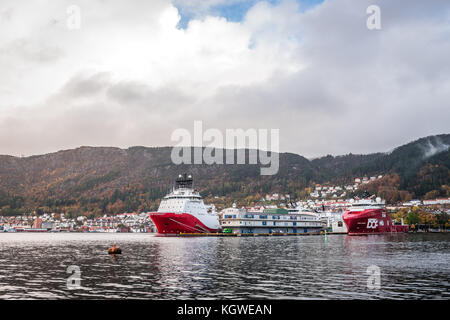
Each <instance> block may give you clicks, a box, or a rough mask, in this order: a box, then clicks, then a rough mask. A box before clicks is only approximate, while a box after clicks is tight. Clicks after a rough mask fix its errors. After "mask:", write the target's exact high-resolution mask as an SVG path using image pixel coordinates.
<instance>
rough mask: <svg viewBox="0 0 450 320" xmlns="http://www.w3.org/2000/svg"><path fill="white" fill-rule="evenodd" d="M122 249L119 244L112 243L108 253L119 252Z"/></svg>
mask: <svg viewBox="0 0 450 320" xmlns="http://www.w3.org/2000/svg"><path fill="white" fill-rule="evenodd" d="M121 253H122V249H120V247H119V246H117V245H113V246H112V247H111V248H109V249H108V254H121Z"/></svg>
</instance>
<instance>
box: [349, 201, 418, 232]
mask: <svg viewBox="0 0 450 320" xmlns="http://www.w3.org/2000/svg"><path fill="white" fill-rule="evenodd" d="M342 218H343V219H344V222H345V224H346V225H347V229H348V234H349V235H367V234H380V233H392V232H408V231H409V226H408V225H404V224H401V225H394V224H393V223H392V220H391V218H390V217H389V214H388V213H387V211H386V207H385V206H384V202H382V201H381V199H380V198H377V199H376V201H373V200H371V199H363V200H357V201H354V202H353V203H352V206H351V207H350V208H348V210H347V211H345V212H344V213H343V214H342Z"/></svg>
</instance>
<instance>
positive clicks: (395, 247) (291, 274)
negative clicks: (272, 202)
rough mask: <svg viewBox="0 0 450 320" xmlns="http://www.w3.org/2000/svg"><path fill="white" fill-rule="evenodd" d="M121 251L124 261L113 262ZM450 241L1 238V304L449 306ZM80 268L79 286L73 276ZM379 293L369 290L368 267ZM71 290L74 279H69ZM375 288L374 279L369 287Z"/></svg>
mask: <svg viewBox="0 0 450 320" xmlns="http://www.w3.org/2000/svg"><path fill="white" fill-rule="evenodd" d="M113 243H117V244H118V245H120V247H121V248H122V254H121V255H118V256H110V255H108V254H107V249H108V247H109V246H110V245H111V244H113ZM449 244H450V234H394V235H373V236H360V237H357V236H347V235H329V236H328V237H327V241H326V242H325V239H324V237H323V236H288V237H275V236H273V237H239V238H238V237H197V238H177V237H170V238H168V237H155V236H154V235H152V234H126V233H116V234H86V233H84V234H81V233H61V234H56V233H55V234H53V233H43V234H29V233H28V234H27V233H2V234H0V266H1V267H0V299H89V298H96V299H99V298H100V299H102V298H145V299H448V298H449V297H450V293H449V289H450V284H449V279H450V269H449V263H450V246H449ZM71 265H76V266H78V267H79V268H80V273H81V274H80V278H81V281H80V287H75V288H73V289H70V286H69V287H68V286H67V283H68V278H69V277H70V276H71V274H70V273H67V268H68V267H69V266H71ZM372 265H375V266H378V267H379V268H380V269H379V270H380V279H381V282H380V288H379V289H376V288H375V289H373V288H372V289H370V288H368V285H367V284H368V278H369V277H370V274H368V273H367V269H368V267H369V266H372ZM69 282H70V280H69ZM369 282H370V280H369Z"/></svg>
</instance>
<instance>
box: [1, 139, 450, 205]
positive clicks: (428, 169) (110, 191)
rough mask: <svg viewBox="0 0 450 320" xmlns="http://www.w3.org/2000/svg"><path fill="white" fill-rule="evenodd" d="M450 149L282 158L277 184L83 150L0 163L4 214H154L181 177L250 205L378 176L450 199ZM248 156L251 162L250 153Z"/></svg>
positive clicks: (256, 169) (236, 171) (238, 169)
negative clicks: (276, 196) (320, 186)
mask: <svg viewBox="0 0 450 320" xmlns="http://www.w3.org/2000/svg"><path fill="white" fill-rule="evenodd" d="M449 146H450V134H441V135H435V136H428V137H424V138H420V139H418V140H415V141H412V142H410V143H408V144H405V145H402V146H399V147H397V148H395V149H394V150H393V151H392V152H390V153H382V152H378V153H372V154H366V155H356V154H351V153H350V154H347V155H341V156H330V155H329V156H324V157H321V158H316V159H313V160H308V159H307V158H305V157H303V156H301V155H298V154H295V153H290V152H282V153H279V159H280V168H279V172H278V173H277V174H276V175H274V176H261V175H260V167H261V166H260V165H259V164H258V165H254V164H244V165H237V164H235V165H218V164H213V165H206V164H201V165H186V164H181V165H175V164H173V163H172V161H171V158H170V154H171V150H172V147H143V146H133V147H129V148H127V149H122V148H117V147H90V146H81V147H78V148H75V149H67V150H60V151H57V152H53V153H48V154H43V155H33V156H29V157H14V156H9V155H0V211H1V212H0V214H12V213H14V212H23V211H26V210H28V211H29V210H33V211H34V210H44V211H45V210H52V211H73V212H77V213H84V212H88V213H92V214H101V213H105V212H119V211H121V210H122V211H123V210H125V211H136V210H137V211H143V210H151V209H155V208H156V207H157V205H158V203H159V199H160V198H161V197H162V196H164V194H165V193H166V192H167V190H168V189H169V188H170V187H171V186H172V182H173V179H174V177H176V176H177V174H179V173H181V172H190V173H192V174H193V175H194V179H195V183H196V187H197V188H198V189H199V190H200V191H201V193H202V195H203V196H205V197H206V198H212V197H214V196H221V197H225V198H227V199H228V202H229V201H231V199H236V200H238V201H241V202H243V203H244V204H247V203H252V202H255V201H257V200H258V198H259V199H260V198H261V197H262V196H263V195H264V194H266V193H270V192H279V193H284V194H291V195H293V197H296V198H299V197H305V196H306V195H307V194H308V192H310V191H311V190H310V189H311V188H312V187H314V185H315V184H323V183H335V184H346V183H352V182H353V180H354V178H355V177H362V176H365V175H367V176H372V175H378V174H382V175H392V176H394V175H398V179H391V180H388V179H387V180H386V183H392V181H395V188H396V189H397V190H402V191H404V192H403V193H400V196H399V197H400V198H402V197H403V198H410V197H425V196H426V195H427V194H428V196H431V195H433V194H435V195H437V196H446V195H447V192H448V185H449V184H450V183H449V168H450V151H449V148H448V147H449ZM193 149H194V148H190V150H191V152H192V150H193ZM222 150H223V149H222ZM245 152H246V156H247V157H248V153H249V150H247V149H246V150H245ZM223 153H224V155H225V152H223ZM388 181H389V182H388ZM380 188H384V189H382V190H387V189H386V187H385V186H384V187H383V186H380ZM389 188H391V189H392V188H393V186H389ZM372 191H373V190H372ZM430 192H431V193H430ZM392 199H397V198H396V197H393V198H392Z"/></svg>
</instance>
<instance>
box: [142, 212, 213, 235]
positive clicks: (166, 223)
mask: <svg viewBox="0 0 450 320" xmlns="http://www.w3.org/2000/svg"><path fill="white" fill-rule="evenodd" d="M150 219H152V221H153V223H154V224H155V226H156V229H157V230H158V234H167V235H170V234H180V233H215V232H217V231H219V230H218V229H211V228H208V227H207V226H206V225H205V224H204V223H202V222H201V221H200V220H199V219H197V218H196V217H194V216H193V215H191V214H189V213H160V212H154V213H150Z"/></svg>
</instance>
